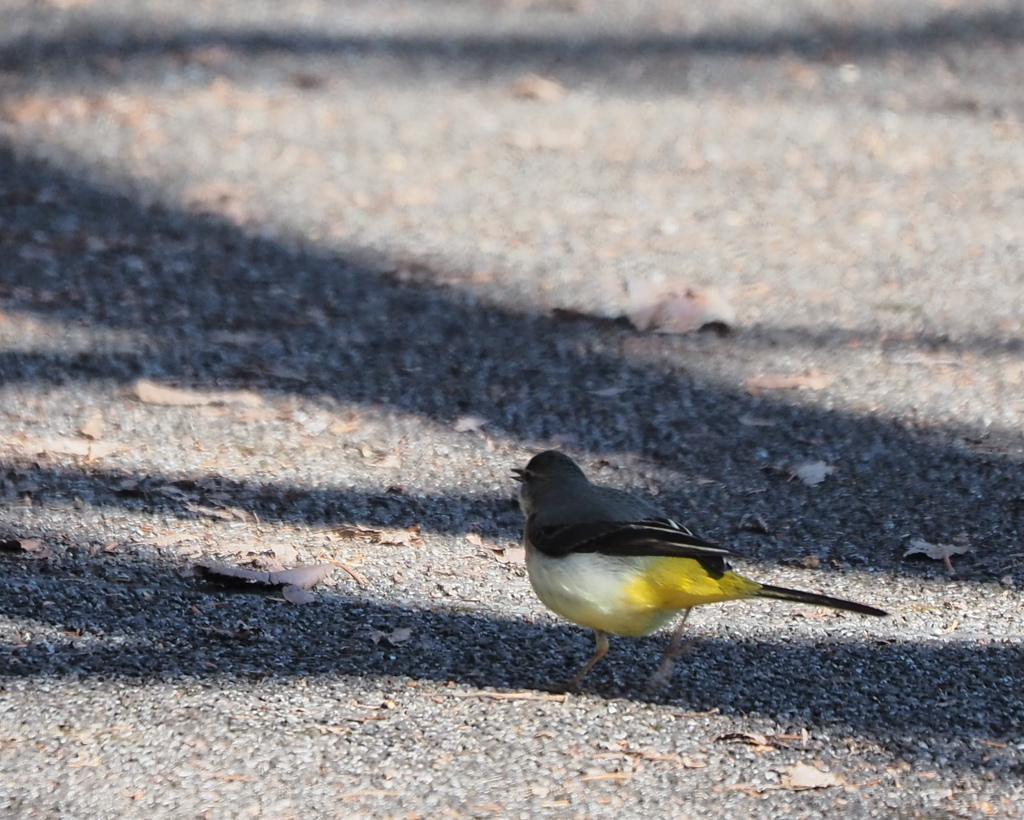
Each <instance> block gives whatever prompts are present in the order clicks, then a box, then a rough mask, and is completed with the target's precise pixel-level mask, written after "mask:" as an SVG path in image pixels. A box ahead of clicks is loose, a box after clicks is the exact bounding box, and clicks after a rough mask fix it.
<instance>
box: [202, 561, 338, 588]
mask: <svg viewBox="0 0 1024 820" xmlns="http://www.w3.org/2000/svg"><path fill="white" fill-rule="evenodd" d="M332 572H334V567H333V566H332V565H330V564H305V565H303V566H298V567H293V568H292V569H287V570H281V571H279V572H259V571H257V570H253V569H243V568H242V567H233V566H227V565H226V564H196V566H195V573H196V575H197V576H198V577H200V578H202V579H203V580H204V581H210V582H212V583H216V584H221V585H224V586H241V587H246V586H255V587H269V588H277V587H285V586H294V587H298V588H299V589H309V588H310V587H312V586H315V585H316V584H318V583H319V582H320V581H322V580H324V578H326V577H328V576H329V575H330V574H331V573H332Z"/></svg>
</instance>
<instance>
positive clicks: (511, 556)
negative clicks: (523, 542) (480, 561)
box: [494, 547, 526, 564]
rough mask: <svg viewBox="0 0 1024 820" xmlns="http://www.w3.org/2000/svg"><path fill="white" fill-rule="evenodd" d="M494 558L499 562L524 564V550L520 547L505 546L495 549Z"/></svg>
mask: <svg viewBox="0 0 1024 820" xmlns="http://www.w3.org/2000/svg"><path fill="white" fill-rule="evenodd" d="M494 558H495V560H496V561H497V562H498V563H499V564H525V563H526V550H525V549H523V548H522V547H507V548H506V549H503V550H495V551H494Z"/></svg>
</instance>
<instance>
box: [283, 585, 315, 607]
mask: <svg viewBox="0 0 1024 820" xmlns="http://www.w3.org/2000/svg"><path fill="white" fill-rule="evenodd" d="M281 597H283V598H284V599H285V600H286V601H287V602H288V603H290V604H299V605H302V604H311V603H313V601H315V600H316V596H315V595H314V594H313V593H312V592H309V591H307V590H305V589H303V588H302V587H297V586H295V584H285V585H284V586H283V587H281Z"/></svg>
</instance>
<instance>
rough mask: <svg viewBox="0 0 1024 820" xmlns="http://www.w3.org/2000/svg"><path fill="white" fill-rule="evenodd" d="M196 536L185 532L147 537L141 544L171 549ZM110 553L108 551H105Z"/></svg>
mask: <svg viewBox="0 0 1024 820" xmlns="http://www.w3.org/2000/svg"><path fill="white" fill-rule="evenodd" d="M196 537H197V536H195V535H190V534H189V533H187V532H170V533H166V534H164V535H149V536H147V537H146V538H143V539H142V543H143V544H150V545H151V546H154V547H173V546H174V545H175V544H180V543H181V542H182V541H192V540H193V539H195V538H196ZM107 552H110V549H107Z"/></svg>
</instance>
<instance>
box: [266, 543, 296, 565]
mask: <svg viewBox="0 0 1024 820" xmlns="http://www.w3.org/2000/svg"><path fill="white" fill-rule="evenodd" d="M270 550H271V552H273V553H274V557H275V558H276V559H277V560H278V561H280V562H281V563H282V564H291V563H294V562H295V561H296V560H297V559H298V557H299V552H298V550H296V549H295V547H293V546H292V545H291V544H288V543H284V544H275V545H274V546H273V547H271V548H270Z"/></svg>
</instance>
